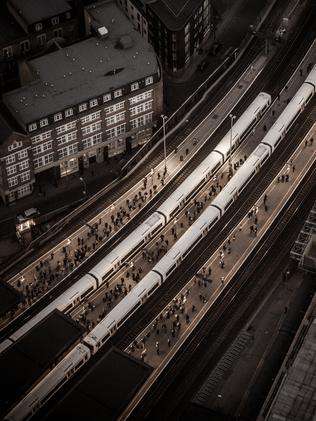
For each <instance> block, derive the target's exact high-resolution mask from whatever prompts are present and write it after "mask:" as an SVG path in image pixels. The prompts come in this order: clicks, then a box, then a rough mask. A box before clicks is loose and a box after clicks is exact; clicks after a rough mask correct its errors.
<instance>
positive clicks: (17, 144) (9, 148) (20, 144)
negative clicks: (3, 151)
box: [8, 140, 22, 151]
mask: <svg viewBox="0 0 316 421" xmlns="http://www.w3.org/2000/svg"><path fill="white" fill-rule="evenodd" d="M21 146H22V142H17V141H16V140H15V141H14V142H13V143H12V144H11V145H9V146H8V151H14V149H18V148H20V147H21Z"/></svg>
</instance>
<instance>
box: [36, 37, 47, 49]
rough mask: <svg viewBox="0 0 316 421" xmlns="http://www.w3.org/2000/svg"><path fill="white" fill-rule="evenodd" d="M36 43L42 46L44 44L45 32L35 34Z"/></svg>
mask: <svg viewBox="0 0 316 421" xmlns="http://www.w3.org/2000/svg"><path fill="white" fill-rule="evenodd" d="M37 41H38V45H39V46H41V47H43V46H44V45H45V44H46V34H41V35H38V36H37Z"/></svg>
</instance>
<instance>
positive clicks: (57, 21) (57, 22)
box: [52, 16, 59, 25]
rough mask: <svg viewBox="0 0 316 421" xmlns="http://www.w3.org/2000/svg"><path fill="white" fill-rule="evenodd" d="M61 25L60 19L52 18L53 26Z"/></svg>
mask: <svg viewBox="0 0 316 421" xmlns="http://www.w3.org/2000/svg"><path fill="white" fill-rule="evenodd" d="M58 24H59V17H58V16H55V17H53V18H52V25H58Z"/></svg>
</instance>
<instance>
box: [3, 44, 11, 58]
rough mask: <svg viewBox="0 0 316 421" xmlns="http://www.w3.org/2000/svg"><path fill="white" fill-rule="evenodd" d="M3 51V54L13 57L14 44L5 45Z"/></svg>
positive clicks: (6, 56)
mask: <svg viewBox="0 0 316 421" xmlns="http://www.w3.org/2000/svg"><path fill="white" fill-rule="evenodd" d="M2 51H3V56H4V57H5V58H10V57H13V47H12V45H8V46H7V47H4V48H3V50H2Z"/></svg>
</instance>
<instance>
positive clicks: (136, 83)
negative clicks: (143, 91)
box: [131, 82, 139, 92]
mask: <svg viewBox="0 0 316 421" xmlns="http://www.w3.org/2000/svg"><path fill="white" fill-rule="evenodd" d="M137 89H139V82H134V83H132V84H131V92H133V91H137Z"/></svg>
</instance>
